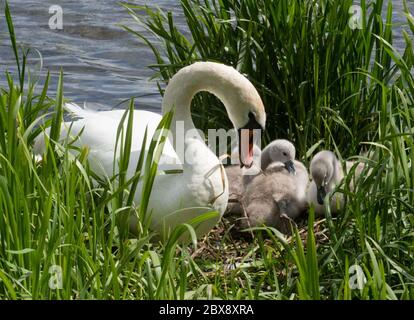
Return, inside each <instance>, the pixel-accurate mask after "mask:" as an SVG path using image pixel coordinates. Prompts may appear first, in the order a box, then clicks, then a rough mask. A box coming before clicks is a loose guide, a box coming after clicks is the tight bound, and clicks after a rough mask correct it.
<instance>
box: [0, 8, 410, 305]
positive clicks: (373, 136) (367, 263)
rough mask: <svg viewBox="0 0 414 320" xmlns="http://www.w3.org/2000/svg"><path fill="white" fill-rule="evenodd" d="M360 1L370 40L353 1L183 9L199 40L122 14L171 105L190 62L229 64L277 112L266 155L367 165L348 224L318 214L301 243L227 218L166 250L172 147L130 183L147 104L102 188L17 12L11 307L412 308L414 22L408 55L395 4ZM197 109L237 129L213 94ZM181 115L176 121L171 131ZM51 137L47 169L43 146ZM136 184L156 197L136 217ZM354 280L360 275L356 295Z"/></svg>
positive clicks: (8, 142)
mask: <svg viewBox="0 0 414 320" xmlns="http://www.w3.org/2000/svg"><path fill="white" fill-rule="evenodd" d="M360 3H361V7H360V8H361V12H362V17H361V21H360V23H361V28H360V29H359V28H356V29H352V28H350V25H349V19H350V17H352V15H351V14H350V8H351V6H352V5H353V3H352V1H351V0H343V1H334V0H325V1H318V2H315V1H311V0H298V1H288V0H281V1H277V2H276V1H265V0H258V1H253V0H205V1H199V0H181V1H180V4H181V6H182V8H183V12H184V14H185V18H186V23H187V25H188V29H189V30H190V34H183V33H181V32H180V31H179V30H178V28H176V27H175V24H174V18H173V16H172V15H171V14H170V13H168V12H167V13H165V12H163V11H161V10H159V9H154V8H151V7H149V6H133V5H129V4H123V6H124V7H125V9H126V12H127V13H129V14H130V15H131V17H132V19H134V20H135V21H136V22H137V23H139V24H141V26H144V27H145V28H146V30H147V31H150V33H151V34H152V37H151V38H147V37H146V36H145V34H147V33H139V32H137V31H134V30H133V29H131V28H129V27H126V26H124V29H125V30H126V31H127V32H131V33H133V34H135V35H136V36H137V38H138V40H139V41H142V42H144V43H145V44H147V45H148V46H150V48H151V49H152V50H153V53H154V56H155V58H156V61H157V63H156V64H155V65H153V66H151V68H152V69H153V70H154V71H155V74H154V79H155V80H157V81H159V83H160V91H161V92H162V84H163V83H165V82H166V81H168V79H170V78H171V77H172V75H174V74H175V73H176V72H177V71H178V70H179V69H180V68H182V67H184V66H186V65H189V64H191V63H192V62H195V61H200V60H211V61H217V62H220V63H225V64H228V65H232V66H234V67H235V68H236V69H237V70H239V71H240V72H241V73H243V74H245V75H246V76H247V77H248V78H249V80H251V81H252V83H253V84H254V85H255V86H256V88H257V89H258V91H259V92H260V95H261V97H262V99H263V101H264V104H265V107H266V111H267V115H268V121H267V128H266V132H265V135H264V137H263V140H264V141H265V142H270V141H272V140H274V139H276V138H286V139H289V140H291V141H292V142H293V143H294V144H295V146H296V149H297V154H298V158H299V159H300V160H301V161H303V162H304V163H305V164H306V165H308V164H309V161H310V159H311V158H312V156H313V155H314V154H315V153H317V152H318V151H319V150H321V149H330V150H333V151H335V152H336V154H337V155H338V156H339V157H340V160H341V161H343V160H349V159H352V160H357V161H359V162H362V163H365V164H366V167H367V169H366V170H365V174H363V177H362V178H360V179H359V180H358V181H355V183H354V189H353V191H351V190H350V189H349V187H348V186H349V185H350V180H351V179H352V176H353V174H352V172H351V173H350V174H349V175H348V176H347V178H346V179H345V181H344V183H343V184H342V185H340V186H339V187H338V188H337V190H336V192H339V193H342V194H343V195H344V197H345V206H344V207H345V208H344V210H343V211H342V212H341V213H340V214H339V215H337V216H332V215H331V214H330V212H329V210H328V212H327V214H326V218H325V219H317V220H315V219H314V214H313V210H312V209H311V210H310V213H309V216H308V217H305V219H304V221H302V222H300V223H298V226H297V228H295V229H294V232H293V234H292V236H284V235H282V234H281V233H280V232H279V231H277V230H276V229H273V228H264V227H263V228H257V229H254V230H249V231H247V232H241V231H240V230H236V229H237V228H236V227H235V224H234V219H233V217H225V218H224V219H223V220H222V221H221V222H220V223H219V224H218V225H217V227H216V228H215V229H214V230H212V232H211V233H210V234H209V235H208V236H206V237H205V238H204V239H202V240H200V241H198V242H197V241H196V239H195V238H194V236H192V241H191V244H189V245H185V246H184V245H180V244H179V241H178V239H179V238H180V237H181V236H182V235H183V234H184V233H185V232H188V234H190V235H194V233H193V232H192V229H191V227H190V226H186V225H182V226H180V227H178V228H177V229H176V230H175V231H174V232H173V233H172V235H171V236H170V238H169V240H168V241H167V242H166V243H158V242H154V241H153V239H154V236H155V235H154V234H153V233H152V232H151V230H149V228H148V226H149V219H150V213H149V212H147V209H146V205H147V203H148V199H149V197H150V194H151V186H152V183H153V181H154V179H155V176H156V171H157V166H156V162H157V157H159V152H158V151H159V150H160V148H161V147H162V140H161V139H158V140H156V141H153V142H152V144H151V148H150V152H149V155H148V157H147V159H146V160H145V161H144V159H143V158H142V161H139V164H138V166H137V168H136V175H135V176H134V177H133V178H132V179H130V180H128V179H127V178H126V176H125V169H126V168H127V167H128V163H129V152H128V150H129V148H130V141H131V133H132V128H131V126H132V120H131V119H132V117H130V115H131V111H132V110H133V106H134V101H133V100H132V101H131V103H130V106H129V108H128V109H127V110H126V112H125V117H124V124H125V126H124V127H123V128H124V129H122V128H121V127H120V129H119V136H120V137H124V138H120V139H119V140H120V146H121V148H120V149H121V154H120V155H119V157H120V158H119V159H120V160H119V172H120V173H119V174H118V176H116V177H107V178H106V179H102V178H98V177H97V176H96V175H95V174H94V173H93V172H92V171H91V170H90V167H89V164H88V160H87V156H88V150H87V149H83V150H77V151H78V156H76V157H74V156H73V155H72V154H71V153H70V152H69V150H70V148H74V147H73V146H71V144H70V143H69V145H67V146H64V144H63V143H60V142H58V141H57V140H58V137H59V130H60V125H61V123H62V121H63V113H64V112H63V103H64V101H65V100H64V70H63V71H62V72H61V74H60V78H59V84H58V90H57V94H56V96H54V97H50V96H49V95H48V85H49V80H50V75H48V76H47V77H46V80H45V81H44V83H42V84H39V83H36V82H33V81H32V79H30V72H29V70H27V68H26V53H25V52H22V50H21V49H20V48H19V46H18V41H17V40H18V39H16V37H15V34H14V28H13V22H12V15H11V13H10V9H9V7H8V4H7V2H6V6H5V15H4V17H5V19H6V21H7V26H8V30H9V34H10V40H11V46H12V48H13V50H14V54H15V58H16V65H17V69H18V79H16V80H15V79H14V78H13V77H12V75H10V74H8V73H6V74H4V75H1V76H2V77H5V78H6V79H7V83H8V86H7V87H5V88H0V298H1V299H202V298H208V299H414V287H413V286H414V285H413V284H414V263H413V261H414V232H413V231H414V166H413V163H414V150H413V142H414V140H413V133H414V125H413V121H414V108H413V107H414V76H413V65H414V51H413V45H412V40H413V35H414V17H413V15H412V14H410V13H409V12H408V9H406V12H405V14H406V19H407V24H406V26H405V27H404V31H403V37H404V39H405V41H406V48H405V50H404V52H403V53H398V52H397V50H395V49H394V48H393V46H392V43H393V28H392V13H393V9H392V4H391V2H389V3H387V2H384V1H381V0H377V1H369V2H368V1H361V2H360ZM405 8H406V6H405ZM127 13H126V14H127ZM2 18H3V17H2ZM154 39H156V41H155V40H154ZM36 86H41V88H42V89H41V90H40V91H39V92H40V94H35V92H37V91H35V87H36ZM131 95H132V93H131ZM138 104H139V101H138ZM194 106H195V107H194V108H193V110H192V111H193V117H194V119H195V123H196V126H197V127H198V128H202V129H203V130H207V129H208V128H219V127H220V128H224V129H229V128H230V123H229V121H228V120H224V119H227V117H226V116H225V114H223V110H224V109H223V108H221V106H220V105H219V103H218V101H217V99H215V98H214V97H212V96H210V95H208V94H204V93H203V94H199V95H197V97H196V98H195V99H194ZM171 118H172V115H171V114H167V115H165V117H164V118H163V121H162V122H161V124H160V129H162V130H166V129H168V128H169V125H170V122H171ZM48 126H50V127H51V133H50V139H48V141H47V152H46V154H45V156H44V158H43V159H42V161H41V162H39V161H38V159H36V158H35V157H34V154H33V142H34V139H35V138H36V136H38V135H39V134H41V132H42V130H43V129H44V128H45V127H48ZM147 138H148V139H151V137H147ZM65 145H66V144H65ZM143 168H145V174H142V175H141V170H142V169H143ZM97 179H98V181H99V183H98V184H97V183H96V182H95V181H96V180H97ZM139 181H143V182H144V185H145V187H144V188H143V196H142V199H143V201H142V203H140V204H139V205H136V204H134V203H133V201H132V200H133V197H131V195H133V194H134V191H135V189H136V187H137V183H138V182H139ZM131 213H132V214H135V215H136V216H137V217H138V219H137V221H138V227H137V228H138V230H137V231H138V236H137V237H135V238H131V237H130V236H129V234H128V233H127V229H128V228H125V224H126V217H127V216H128V214H131ZM200 219H203V217H201V218H200ZM252 234H253V235H254V237H251V235H252ZM355 270H361V271H362V273H363V276H362V277H361V278H360V281H359V282H358V281H357V280H358V279H357V278H356V274H357V273H355Z"/></svg>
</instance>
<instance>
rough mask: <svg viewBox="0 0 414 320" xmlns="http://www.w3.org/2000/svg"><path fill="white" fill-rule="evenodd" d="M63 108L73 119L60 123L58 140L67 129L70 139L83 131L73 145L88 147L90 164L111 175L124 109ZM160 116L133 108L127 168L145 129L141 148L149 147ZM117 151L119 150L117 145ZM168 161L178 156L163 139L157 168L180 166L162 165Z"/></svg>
mask: <svg viewBox="0 0 414 320" xmlns="http://www.w3.org/2000/svg"><path fill="white" fill-rule="evenodd" d="M64 109H65V110H66V111H67V112H69V113H70V115H71V117H72V119H73V121H71V122H65V123H63V124H62V130H61V137H60V138H61V140H65V139H67V137H68V133H69V135H70V137H72V138H69V141H72V140H73V139H74V138H75V137H77V136H78V135H79V134H80V133H82V134H81V135H80V137H79V138H78V139H77V140H76V142H75V143H74V145H75V146H77V147H87V148H89V153H90V156H91V161H92V162H93V163H92V166H93V168H94V169H98V170H99V171H101V170H102V169H103V170H104V171H105V173H106V174H108V175H110V174H111V173H112V172H113V162H114V153H115V146H116V142H117V133H118V127H119V124H120V121H121V119H122V117H123V115H124V114H125V111H124V110H111V111H96V110H92V109H89V108H87V107H86V106H85V107H84V108H81V107H79V106H78V105H76V104H73V103H68V104H65V105H64ZM161 119H162V116H161V115H160V114H157V113H154V112H150V111H144V110H135V111H134V117H133V122H134V123H133V133H132V145H131V158H130V168H131V169H130V170H133V169H135V167H136V163H137V162H138V159H139V155H140V153H141V149H142V143H143V139H144V135H145V131H146V129H147V142H146V145H145V147H144V148H145V149H144V150H148V149H149V146H150V144H151V138H152V137H153V135H154V133H155V131H156V129H157V127H158V124H159V123H160V121H161ZM126 126H127V120H125V122H124V128H125V129H126ZM48 132H49V131H46V134H48ZM124 132H125V130H124ZM35 152H36V153H37V154H42V153H43V152H44V137H43V135H40V136H39V137H38V139H37V141H36V143H35ZM116 152H117V154H119V145H118V150H116ZM171 162H176V163H179V161H178V156H177V154H176V152H175V150H174V148H173V146H172V145H171V143H170V142H169V141H166V143H165V145H164V149H163V153H162V155H161V161H160V170H167V169H180V167H179V166H174V167H173V168H171V166H165V165H164V164H168V163H171ZM167 167H169V168H167ZM130 170H129V171H130Z"/></svg>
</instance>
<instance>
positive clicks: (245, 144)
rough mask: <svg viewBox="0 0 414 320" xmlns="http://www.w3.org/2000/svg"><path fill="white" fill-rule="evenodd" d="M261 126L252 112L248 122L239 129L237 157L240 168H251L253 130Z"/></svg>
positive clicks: (260, 128) (259, 128)
mask: <svg viewBox="0 0 414 320" xmlns="http://www.w3.org/2000/svg"><path fill="white" fill-rule="evenodd" d="M262 129H263V128H262V127H261V125H260V124H259V123H258V122H257V120H256V118H255V117H254V115H253V114H252V113H250V114H249V122H248V123H247V124H246V125H245V126H244V127H243V128H241V129H239V159H240V168H243V167H246V168H247V169H249V168H251V167H252V165H253V150H254V149H253V148H254V130H262Z"/></svg>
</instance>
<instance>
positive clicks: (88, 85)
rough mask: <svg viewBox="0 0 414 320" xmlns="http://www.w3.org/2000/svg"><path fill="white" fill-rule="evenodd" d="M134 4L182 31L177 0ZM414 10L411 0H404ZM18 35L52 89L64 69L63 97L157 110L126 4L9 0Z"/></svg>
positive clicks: (0, 50) (146, 58)
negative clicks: (52, 24)
mask: <svg viewBox="0 0 414 320" xmlns="http://www.w3.org/2000/svg"><path fill="white" fill-rule="evenodd" d="M129 3H133V4H138V5H142V4H146V3H147V4H149V5H151V6H159V7H160V8H162V9H164V10H165V11H167V10H168V11H172V12H173V15H174V17H175V18H176V20H177V22H178V26H179V27H180V28H182V30H185V24H184V19H183V14H182V10H181V8H180V5H179V1H178V0H152V1H151V0H149V1H144V0H135V1H132V0H131V1H129ZM408 3H409V8H410V11H411V13H412V14H413V13H414V0H408ZM0 4H1V9H2V12H1V18H0V86H4V85H5V84H6V83H5V77H4V72H5V71H6V69H8V70H10V71H12V72H13V71H15V70H14V68H15V67H14V65H15V63H14V57H13V54H12V51H11V48H10V41H9V38H8V32H7V26H6V23H5V19H4V16H3V5H4V0H0ZM9 4H10V8H11V11H12V16H13V19H14V25H15V31H16V35H17V40H18V42H19V44H20V45H22V46H23V47H30V48H34V49H37V50H32V54H31V56H30V65H31V69H32V70H33V72H34V73H36V70H38V62H39V61H40V59H39V53H38V52H40V54H41V56H42V61H43V68H42V71H41V72H40V75H41V76H43V77H44V74H45V72H46V70H50V71H51V74H52V77H53V82H52V85H51V89H52V92H53V90H54V88H55V87H56V79H57V77H58V73H59V71H60V68H63V70H64V75H65V77H64V89H65V97H66V98H69V99H71V100H73V101H74V102H77V103H83V102H85V101H86V102H88V103H89V104H94V105H95V107H97V108H99V109H107V108H112V107H114V106H116V105H118V104H119V103H120V102H122V101H124V100H127V99H129V98H131V97H133V96H136V97H137V102H136V104H137V106H139V107H140V108H144V109H153V110H159V107H160V101H161V98H160V95H159V94H158V90H157V85H156V83H155V82H154V81H149V78H150V77H151V75H152V74H153V71H152V70H150V69H149V68H148V65H150V64H152V63H154V57H153V55H152V53H151V51H150V50H149V48H148V47H147V46H145V45H144V44H142V43H141V42H139V41H138V40H137V39H136V38H135V37H134V36H132V35H131V34H129V33H127V32H126V31H123V29H122V28H121V27H120V26H119V25H120V24H125V25H128V26H130V27H132V28H134V29H136V30H140V31H142V29H140V26H139V25H138V24H137V23H135V22H133V21H132V19H131V18H130V16H129V15H128V13H127V11H126V9H124V8H123V7H121V6H120V5H119V4H118V1H115V0H65V1H59V0H9ZM393 4H394V8H395V13H394V23H395V25H396V33H397V41H396V42H395V45H396V46H397V48H399V49H403V46H404V42H403V39H402V36H401V35H400V34H399V33H400V32H399V31H398V30H399V28H400V27H399V26H401V25H402V24H404V23H405V18H404V16H403V14H402V11H403V5H402V0H393ZM52 5H60V6H61V7H62V9H63V30H51V29H50V28H49V19H50V17H51V16H52V14H49V8H50V6H52Z"/></svg>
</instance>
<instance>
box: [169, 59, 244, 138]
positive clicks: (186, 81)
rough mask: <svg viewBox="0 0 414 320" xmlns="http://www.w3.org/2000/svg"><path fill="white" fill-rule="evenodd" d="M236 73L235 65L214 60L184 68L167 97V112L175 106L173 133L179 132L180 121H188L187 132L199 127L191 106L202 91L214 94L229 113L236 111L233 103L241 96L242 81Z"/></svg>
mask: <svg viewBox="0 0 414 320" xmlns="http://www.w3.org/2000/svg"><path fill="white" fill-rule="evenodd" d="M236 73H237V72H236V71H235V70H234V69H233V68H230V67H227V66H224V65H219V64H214V63H196V64H193V65H191V66H189V67H186V68H183V69H181V70H180V71H179V72H178V73H177V74H176V75H175V76H174V77H173V78H172V79H171V80H170V83H169V84H168V86H167V88H166V90H165V93H164V100H163V114H165V113H166V112H168V111H170V110H171V109H173V108H174V118H173V121H172V124H171V131H172V134H173V135H175V134H176V126H179V125H181V124H180V123H183V124H184V130H185V132H187V131H188V130H190V129H194V128H195V127H194V123H193V120H192V118H191V110H190V109H191V101H192V99H193V98H194V96H195V95H196V94H197V93H198V92H201V91H207V92H210V93H212V94H214V95H215V96H216V97H218V98H219V99H220V100H221V101H222V102H223V104H224V105H225V107H226V109H227V110H228V111H229V112H231V111H233V110H231V102H232V100H234V99H236V98H237V97H238V95H239V90H237V88H238V87H237V84H239V83H240V81H242V80H241V79H240V75H239V74H236ZM174 138H176V137H174ZM174 140H175V139H174Z"/></svg>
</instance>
